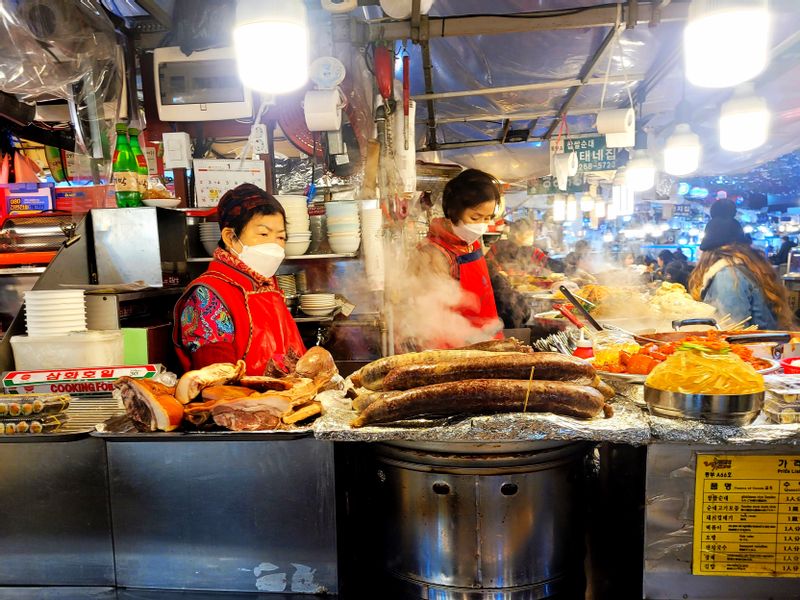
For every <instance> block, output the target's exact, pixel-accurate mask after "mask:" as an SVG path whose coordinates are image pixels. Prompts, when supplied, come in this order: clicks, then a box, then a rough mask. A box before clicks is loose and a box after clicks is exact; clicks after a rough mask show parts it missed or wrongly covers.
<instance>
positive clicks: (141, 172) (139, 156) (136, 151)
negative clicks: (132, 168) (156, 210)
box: [128, 127, 150, 198]
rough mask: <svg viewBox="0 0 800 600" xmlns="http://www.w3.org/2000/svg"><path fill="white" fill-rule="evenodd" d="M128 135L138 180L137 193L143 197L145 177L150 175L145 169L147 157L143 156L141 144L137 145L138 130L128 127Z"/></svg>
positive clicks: (145, 184)
mask: <svg viewBox="0 0 800 600" xmlns="http://www.w3.org/2000/svg"><path fill="white" fill-rule="evenodd" d="M128 136H129V137H130V144H131V152H132V153H133V158H134V159H135V160H136V180H137V182H138V187H139V193H140V194H141V197H142V198H144V194H145V192H146V191H147V178H148V177H149V175H150V173H149V171H148V170H147V159H146V158H145V156H144V152H142V148H141V146H139V130H138V129H136V128H135V127H131V128H130V129H128Z"/></svg>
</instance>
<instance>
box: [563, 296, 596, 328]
mask: <svg viewBox="0 0 800 600" xmlns="http://www.w3.org/2000/svg"><path fill="white" fill-rule="evenodd" d="M558 289H559V291H560V292H561V293H562V294H564V297H565V298H566V299H567V300H569V301H570V302H572V304H573V306H575V308H577V309H578V310H579V311H580V312H581V313H582V314H583V316H584V317H586V320H587V321H588V322H589V325H591V326H592V327H594V329H595V330H596V331H603V327H602V326H601V325H600V323H598V322H597V321H596V320H595V318H594V317H593V316H592V315H590V314H589V311H588V310H586V308H584V306H583V304H581V303H580V302H579V301H578V299H577V298H576V297H575V295H574V294H573V293H572V292H570V291H569V289H567V287H566V286H564V285H562V286H560V287H559V288H558Z"/></svg>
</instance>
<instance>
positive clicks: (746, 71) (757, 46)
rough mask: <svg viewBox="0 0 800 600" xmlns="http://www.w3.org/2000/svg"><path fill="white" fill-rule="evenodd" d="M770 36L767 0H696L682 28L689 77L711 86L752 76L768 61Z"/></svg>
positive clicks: (726, 84) (693, 81)
mask: <svg viewBox="0 0 800 600" xmlns="http://www.w3.org/2000/svg"><path fill="white" fill-rule="evenodd" d="M769 38H770V16H769V10H768V8H767V0H694V1H693V2H692V3H691V5H690V6H689V22H688V23H687V24H686V27H685V29H684V30H683V48H684V52H683V55H684V57H685V60H686V78H687V79H688V80H689V81H690V82H691V83H692V84H694V85H696V86H699V87H712V88H723V87H731V86H734V85H737V84H739V83H742V82H743V81H747V80H749V79H752V78H753V77H755V76H756V75H758V74H759V73H761V71H763V70H764V68H765V67H766V65H767V60H768V57H769V46H770V42H769ZM726 40H731V42H730V43H727V42H726Z"/></svg>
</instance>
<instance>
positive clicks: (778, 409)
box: [764, 393, 800, 424]
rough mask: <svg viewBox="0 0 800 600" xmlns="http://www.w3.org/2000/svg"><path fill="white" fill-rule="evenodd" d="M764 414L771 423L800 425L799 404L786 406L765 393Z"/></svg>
mask: <svg viewBox="0 0 800 600" xmlns="http://www.w3.org/2000/svg"><path fill="white" fill-rule="evenodd" d="M764 414H765V415H767V418H768V419H769V420H770V421H772V422H773V423H784V424H785V423H800V404H786V403H784V402H780V401H779V400H778V399H777V398H776V397H774V396H771V395H770V394H769V393H767V400H766V402H764Z"/></svg>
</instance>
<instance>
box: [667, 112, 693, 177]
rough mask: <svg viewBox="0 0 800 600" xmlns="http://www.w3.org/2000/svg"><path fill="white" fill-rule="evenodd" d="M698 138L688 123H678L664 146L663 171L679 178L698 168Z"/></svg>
mask: <svg viewBox="0 0 800 600" xmlns="http://www.w3.org/2000/svg"><path fill="white" fill-rule="evenodd" d="M701 151H702V146H700V137H699V136H698V135H697V134H696V133H694V132H693V131H692V128H691V127H690V126H689V124H688V123H680V124H679V125H677V126H676V127H675V131H674V132H673V133H672V135H671V136H669V138H667V143H666V145H665V146H664V170H665V171H666V172H667V173H669V174H670V175H675V176H676V177H680V176H682V175H689V174H690V173H694V172H695V171H696V170H697V167H699V166H700V153H701Z"/></svg>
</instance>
